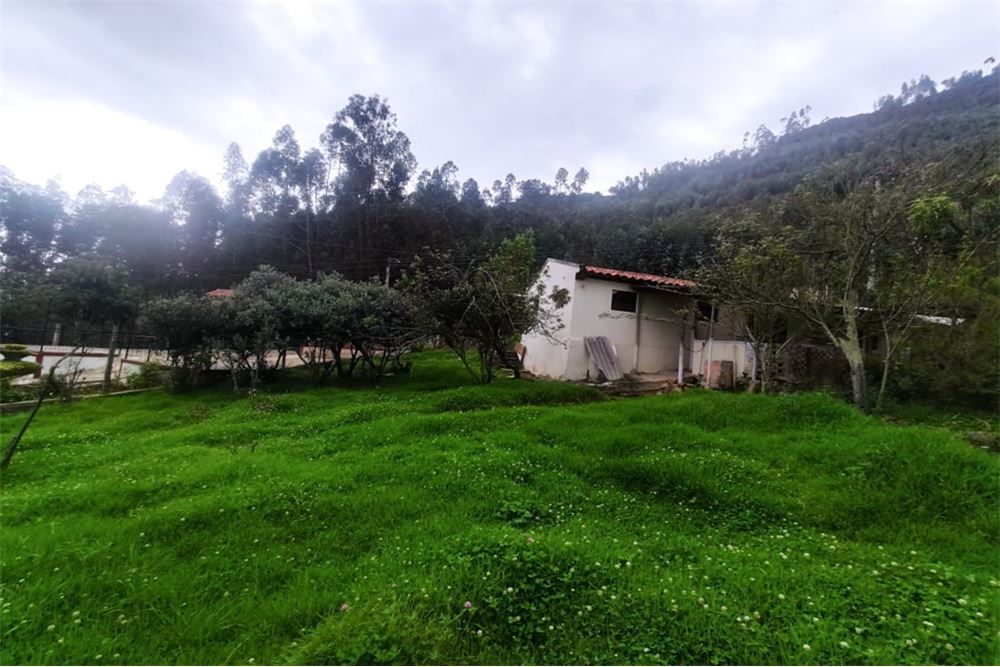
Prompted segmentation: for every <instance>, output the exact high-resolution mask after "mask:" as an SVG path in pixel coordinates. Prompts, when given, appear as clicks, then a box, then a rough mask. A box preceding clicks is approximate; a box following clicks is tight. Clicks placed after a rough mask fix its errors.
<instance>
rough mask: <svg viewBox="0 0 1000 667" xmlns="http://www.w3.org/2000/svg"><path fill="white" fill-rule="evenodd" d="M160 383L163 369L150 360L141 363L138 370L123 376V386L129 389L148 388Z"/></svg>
mask: <svg viewBox="0 0 1000 667" xmlns="http://www.w3.org/2000/svg"><path fill="white" fill-rule="evenodd" d="M162 384H164V377H163V369H162V368H160V365H159V364H157V363H155V362H152V361H147V362H146V363H144V364H142V365H141V366H139V370H138V372H136V373H132V374H131V375H129V376H128V377H127V378H125V386H126V387H127V388H129V389H148V388H150V387H159V386H160V385H162Z"/></svg>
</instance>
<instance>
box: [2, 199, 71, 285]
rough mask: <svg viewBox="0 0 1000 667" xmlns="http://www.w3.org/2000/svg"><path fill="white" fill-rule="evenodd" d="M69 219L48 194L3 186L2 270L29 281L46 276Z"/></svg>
mask: <svg viewBox="0 0 1000 667" xmlns="http://www.w3.org/2000/svg"><path fill="white" fill-rule="evenodd" d="M65 218H66V215H65V211H64V210H63V206H62V202H60V201H58V200H57V199H55V198H53V197H52V196H50V195H49V194H48V193H46V192H45V191H31V190H22V189H19V188H15V187H13V186H12V185H10V184H3V185H0V228H2V229H3V235H2V236H0V254H2V258H3V270H4V271H5V272H8V273H10V274H12V275H16V276H20V277H21V278H22V279H27V278H28V277H29V276H35V277H37V276H39V275H41V274H43V273H44V272H45V270H46V268H47V267H48V266H49V265H50V263H51V260H52V258H53V251H54V242H55V239H56V234H57V232H58V231H59V228H60V227H61V225H62V223H63V221H64V220H65Z"/></svg>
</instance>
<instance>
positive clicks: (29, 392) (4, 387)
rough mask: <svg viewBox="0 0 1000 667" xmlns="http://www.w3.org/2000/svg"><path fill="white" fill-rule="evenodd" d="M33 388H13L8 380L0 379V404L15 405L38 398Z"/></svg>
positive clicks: (35, 389)
mask: <svg viewBox="0 0 1000 667" xmlns="http://www.w3.org/2000/svg"><path fill="white" fill-rule="evenodd" d="M36 391H37V388H35V387H13V386H11V384H10V378H7V377H0V403H17V402H18V401H30V400H31V399H33V398H36V397H37V396H38V394H37V393H35V392H36Z"/></svg>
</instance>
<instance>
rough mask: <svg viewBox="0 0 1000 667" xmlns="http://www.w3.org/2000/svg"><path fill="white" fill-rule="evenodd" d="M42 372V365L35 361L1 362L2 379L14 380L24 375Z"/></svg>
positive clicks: (5, 360) (0, 375)
mask: <svg viewBox="0 0 1000 667" xmlns="http://www.w3.org/2000/svg"><path fill="white" fill-rule="evenodd" d="M40 370H42V367H41V365H40V364H36V363H35V362H33V361H10V360H7V359H4V360H3V361H0V377H4V378H9V379H14V378H19V377H21V376H23V375H33V374H34V373H36V372H38V371H40Z"/></svg>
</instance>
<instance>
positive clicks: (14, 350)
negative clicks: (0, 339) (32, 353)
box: [0, 343, 28, 361]
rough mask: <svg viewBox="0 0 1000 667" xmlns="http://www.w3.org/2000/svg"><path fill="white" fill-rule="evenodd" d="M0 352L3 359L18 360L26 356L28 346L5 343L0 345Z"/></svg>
mask: <svg viewBox="0 0 1000 667" xmlns="http://www.w3.org/2000/svg"><path fill="white" fill-rule="evenodd" d="M0 354H2V355H3V358H4V361H20V360H21V359H24V358H25V357H26V356H28V346H27V345H22V344H20V343H7V344H6V345H0Z"/></svg>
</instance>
